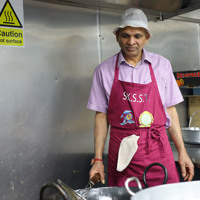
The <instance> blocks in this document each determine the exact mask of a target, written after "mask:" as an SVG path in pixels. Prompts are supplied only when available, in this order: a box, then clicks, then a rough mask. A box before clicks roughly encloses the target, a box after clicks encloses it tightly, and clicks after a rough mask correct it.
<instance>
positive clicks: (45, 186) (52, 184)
mask: <svg viewBox="0 0 200 200" xmlns="http://www.w3.org/2000/svg"><path fill="white" fill-rule="evenodd" d="M48 187H51V188H54V189H56V190H58V191H59V192H60V194H61V195H62V197H63V199H66V200H67V199H68V197H67V195H66V193H65V192H64V190H63V189H62V188H61V187H60V186H59V185H57V184H56V183H46V184H45V185H43V186H42V187H41V189H40V200H43V199H44V191H45V189H46V188H48Z"/></svg>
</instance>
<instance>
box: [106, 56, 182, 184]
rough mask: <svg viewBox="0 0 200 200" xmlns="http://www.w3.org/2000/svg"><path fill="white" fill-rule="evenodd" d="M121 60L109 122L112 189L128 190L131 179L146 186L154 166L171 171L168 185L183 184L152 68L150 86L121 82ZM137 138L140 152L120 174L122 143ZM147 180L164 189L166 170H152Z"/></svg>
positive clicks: (109, 169)
mask: <svg viewBox="0 0 200 200" xmlns="http://www.w3.org/2000/svg"><path fill="white" fill-rule="evenodd" d="M118 57H119V55H118ZM118 57H117V61H116V65H115V77H114V81H113V86H112V89H111V94H110V99H109V106H108V121H109V123H110V126H111V129H110V142H109V152H108V185H109V186H124V183H125V181H126V179H127V178H129V177H131V176H136V177H137V178H139V180H140V181H141V184H142V186H144V184H143V181H142V176H143V172H144V170H145V168H146V167H147V166H148V165H150V164H152V163H153V162H159V163H161V164H163V165H164V166H165V167H166V168H167V171H168V181H167V183H175V182H179V175H178V172H177V169H176V165H175V161H174V157H173V153H172V150H171V147H170V143H169V140H168V136H167V133H166V128H165V123H166V114H165V111H164V108H163V105H162V102H161V98H160V94H159V91H158V86H157V83H156V79H155V76H154V72H153V69H152V66H151V64H149V69H150V74H151V80H152V82H150V83H149V84H138V83H130V82H125V81H120V80H118V76H119V67H118ZM133 134H135V135H137V136H140V138H139V140H138V142H137V144H138V149H137V151H136V153H135V155H134V156H133V158H132V160H131V162H130V163H129V165H128V167H127V168H125V169H124V170H123V171H122V172H119V171H117V170H116V168H117V159H118V151H119V147H120V143H121V141H122V139H123V138H125V137H128V136H130V135H133ZM146 179H147V184H148V185H149V186H155V185H160V184H161V183H162V182H163V180H164V172H163V169H162V168H161V167H160V166H154V167H152V168H151V169H150V170H149V171H148V173H147V175H146ZM130 186H132V187H133V186H136V183H135V182H132V183H130Z"/></svg>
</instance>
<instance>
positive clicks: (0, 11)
mask: <svg viewBox="0 0 200 200" xmlns="http://www.w3.org/2000/svg"><path fill="white" fill-rule="evenodd" d="M2 1H3V2H2ZM23 24H24V17H23V0H1V3H0V45H1V46H13V47H24V25H23Z"/></svg>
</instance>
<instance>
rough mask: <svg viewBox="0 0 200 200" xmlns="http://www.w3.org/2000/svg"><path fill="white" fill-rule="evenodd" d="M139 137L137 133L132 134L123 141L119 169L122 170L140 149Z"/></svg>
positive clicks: (118, 163) (120, 149)
mask: <svg viewBox="0 0 200 200" xmlns="http://www.w3.org/2000/svg"><path fill="white" fill-rule="evenodd" d="M139 137H140V136H137V135H131V136H128V137H125V138H124V139H123V140H122V141H121V144H120V147H119V153H118V160H117V171H119V172H121V171H123V170H124V169H125V168H126V167H127V166H128V165H129V163H130V161H131V159H132V158H133V156H134V155H135V153H136V151H137V149H138V144H137V141H138V139H139Z"/></svg>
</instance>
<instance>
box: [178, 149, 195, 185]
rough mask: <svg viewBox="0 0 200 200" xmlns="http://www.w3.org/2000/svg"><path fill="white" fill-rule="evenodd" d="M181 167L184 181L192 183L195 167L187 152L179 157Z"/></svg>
mask: <svg viewBox="0 0 200 200" xmlns="http://www.w3.org/2000/svg"><path fill="white" fill-rule="evenodd" d="M179 165H180V167H181V174H182V177H183V178H184V181H191V180H192V179H193V176H194V165H193V163H192V161H191V160H190V158H189V156H188V154H187V153H186V152H185V153H184V154H181V155H179Z"/></svg>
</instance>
